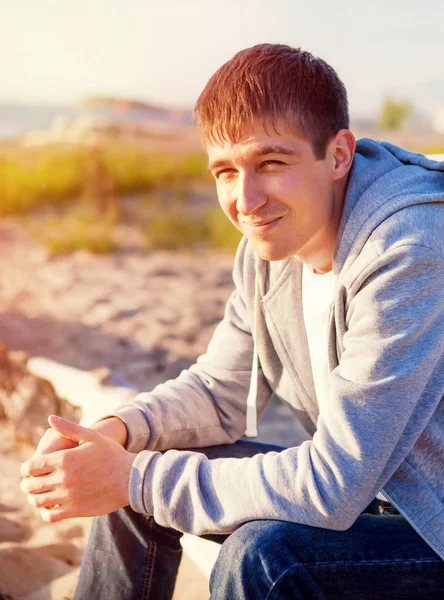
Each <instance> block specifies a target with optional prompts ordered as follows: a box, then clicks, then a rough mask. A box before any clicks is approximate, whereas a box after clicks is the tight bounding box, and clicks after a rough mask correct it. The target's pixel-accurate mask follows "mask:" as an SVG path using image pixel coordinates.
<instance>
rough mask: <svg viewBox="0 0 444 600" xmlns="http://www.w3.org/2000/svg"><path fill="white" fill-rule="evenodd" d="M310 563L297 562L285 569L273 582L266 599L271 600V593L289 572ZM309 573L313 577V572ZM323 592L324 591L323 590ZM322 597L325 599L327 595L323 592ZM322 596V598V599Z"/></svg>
mask: <svg viewBox="0 0 444 600" xmlns="http://www.w3.org/2000/svg"><path fill="white" fill-rule="evenodd" d="M307 566H309V565H305V564H303V563H300V562H299V563H295V564H293V565H291V567H288V569H285V571H284V572H283V573H281V574H280V576H279V577H278V578H277V579H276V581H275V582H274V583H273V584H272V586H271V588H270V591H269V592H268V594H267V596H266V598H265V600H271V594H272V593H273V591H274V590H275V589H276V586H277V585H278V584H279V583H280V581H281V580H282V579H283V578H284V577H285V576H286V575H288V573H289V572H290V571H293V569H296V568H298V567H302V568H303V569H305V567H307ZM308 575H309V576H310V577H311V573H308ZM321 594H322V591H321ZM322 598H324V600H325V596H324V594H322ZM322 598H320V600H322Z"/></svg>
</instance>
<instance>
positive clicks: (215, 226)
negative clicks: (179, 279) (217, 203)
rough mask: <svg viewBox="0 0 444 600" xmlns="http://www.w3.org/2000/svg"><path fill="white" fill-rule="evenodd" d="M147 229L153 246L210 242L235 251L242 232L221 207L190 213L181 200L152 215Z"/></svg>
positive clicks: (184, 246) (185, 246)
mask: <svg viewBox="0 0 444 600" xmlns="http://www.w3.org/2000/svg"><path fill="white" fill-rule="evenodd" d="M144 233H145V237H146V240H147V244H148V246H149V247H150V248H157V249H163V250H191V249H196V248H197V247H202V246H206V247H209V248H213V249H217V250H222V251H225V252H234V251H235V250H236V248H237V245H238V244H239V241H240V239H241V237H242V236H241V233H240V232H239V231H238V230H237V229H236V228H235V227H234V226H233V225H232V224H231V223H230V222H229V221H228V219H227V218H226V217H225V216H224V215H223V213H222V212H221V210H220V209H217V208H214V209H209V210H208V209H207V210H205V211H201V212H198V213H197V212H196V213H194V214H192V213H191V214H190V213H189V212H187V211H186V210H184V208H183V206H182V205H181V204H179V205H178V204H172V205H170V206H169V207H168V206H166V207H165V206H163V207H162V212H160V211H158V210H155V212H154V213H153V214H151V215H150V216H148V217H147V218H146V221H145V225H144Z"/></svg>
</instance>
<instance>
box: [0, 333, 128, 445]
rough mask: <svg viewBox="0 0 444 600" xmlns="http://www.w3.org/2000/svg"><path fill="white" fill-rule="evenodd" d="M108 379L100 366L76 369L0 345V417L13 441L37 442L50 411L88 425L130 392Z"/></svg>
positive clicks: (45, 426) (108, 372)
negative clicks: (11, 432) (7, 424)
mask: <svg viewBox="0 0 444 600" xmlns="http://www.w3.org/2000/svg"><path fill="white" fill-rule="evenodd" d="M112 383H113V379H112V376H111V373H110V371H109V370H108V369H106V368H104V369H97V370H93V371H81V370H80V369H75V368H73V367H69V366H66V365H61V364H59V363H57V362H55V361H52V360H49V359H46V358H40V357H29V356H28V355H27V354H26V353H23V352H9V351H8V350H7V349H6V348H5V347H4V346H3V345H1V344H0V419H1V420H4V421H8V422H10V423H12V424H13V427H14V431H15V436H16V439H17V440H19V441H23V442H28V443H30V444H34V445H35V444H37V443H38V441H39V440H40V438H41V436H42V435H43V433H44V431H45V429H47V427H48V417H49V415H51V414H56V415H59V416H61V417H66V418H68V419H71V420H73V421H76V422H77V423H79V422H80V423H81V424H82V425H89V424H91V423H92V422H94V421H96V420H98V419H100V418H101V417H102V416H104V415H105V414H107V413H109V412H112V411H113V410H114V409H115V408H116V407H117V406H118V405H119V404H121V403H122V402H125V401H128V400H129V399H130V398H132V397H133V396H134V395H135V393H136V391H135V390H133V389H130V388H127V387H124V386H123V385H112Z"/></svg>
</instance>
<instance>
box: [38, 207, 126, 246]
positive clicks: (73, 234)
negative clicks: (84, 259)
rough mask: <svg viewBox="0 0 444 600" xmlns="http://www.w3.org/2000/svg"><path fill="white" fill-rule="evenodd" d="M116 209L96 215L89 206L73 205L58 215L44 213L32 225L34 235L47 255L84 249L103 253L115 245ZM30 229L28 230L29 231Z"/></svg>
mask: <svg viewBox="0 0 444 600" xmlns="http://www.w3.org/2000/svg"><path fill="white" fill-rule="evenodd" d="M115 226H116V213H115V212H114V211H108V212H107V213H106V214H104V215H99V214H98V213H97V212H96V211H95V209H94V207H93V206H91V205H85V204H83V203H81V204H77V205H75V206H74V207H73V208H71V209H69V210H68V211H66V213H65V214H63V215H62V216H54V215H51V216H48V217H46V218H43V221H40V222H39V226H38V230H37V228H36V226H34V228H33V229H34V232H33V233H34V236H35V237H37V238H38V239H40V241H41V242H42V243H43V244H44V245H45V247H46V248H47V250H48V252H49V253H50V254H51V255H58V254H67V253H71V252H74V251H75V250H84V251H86V252H91V253H94V254H106V253H108V252H110V251H111V250H114V249H115V247H116V244H115V235H114V233H115ZM31 232H32V231H31Z"/></svg>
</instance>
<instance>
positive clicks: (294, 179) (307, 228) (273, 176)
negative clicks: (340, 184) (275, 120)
mask: <svg viewBox="0 0 444 600" xmlns="http://www.w3.org/2000/svg"><path fill="white" fill-rule="evenodd" d="M278 125H279V124H278ZM278 131H282V132H283V133H275V132H274V130H273V129H272V128H271V127H270V128H269V133H267V132H266V131H265V130H264V128H263V126H262V125H260V124H256V126H255V127H254V128H252V129H250V130H248V131H246V132H245V135H244V136H242V137H241V139H240V141H239V142H237V143H231V142H222V143H220V144H209V145H207V148H206V149H207V152H208V157H209V169H210V171H211V173H212V174H213V176H214V178H215V180H216V188H217V194H218V198H219V202H220V205H221V207H222V210H223V211H224V213H225V214H226V215H227V217H228V218H229V219H230V221H231V222H232V223H233V225H234V226H235V227H237V228H238V229H239V230H240V231H241V232H242V233H243V234H244V235H245V236H246V237H247V238H248V239H249V240H250V241H251V243H252V244H253V247H254V248H255V250H256V252H257V253H258V254H259V255H260V256H261V257H262V258H264V259H265V260H282V259H284V258H287V257H290V256H295V257H296V258H298V259H300V260H302V261H303V262H308V263H309V264H312V263H310V257H311V256H313V255H314V254H319V251H321V252H323V248H322V246H325V245H327V244H328V245H330V246H331V245H332V243H333V247H334V240H333V241H332V239H331V238H332V236H336V231H337V224H338V221H339V219H338V214H337V213H338V210H339V211H340V210H341V207H338V206H337V199H336V195H335V193H334V175H333V172H334V160H333V158H332V155H331V153H330V152H329V151H327V155H326V159H325V160H316V158H315V155H314V154H313V150H312V147H311V144H310V142H309V141H308V140H306V139H305V138H303V137H299V136H298V135H296V134H294V133H289V132H288V131H287V132H286V131H285V129H284V128H282V129H280V128H279V127H278ZM341 200H342V198H341Z"/></svg>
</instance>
